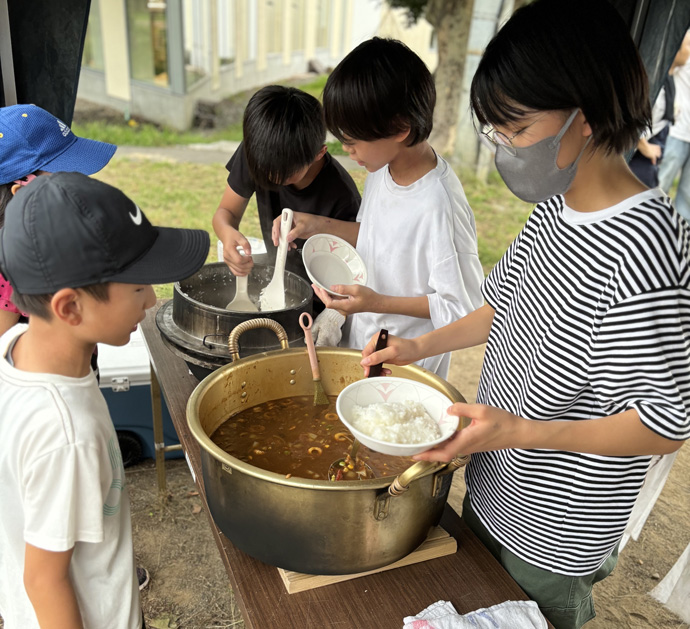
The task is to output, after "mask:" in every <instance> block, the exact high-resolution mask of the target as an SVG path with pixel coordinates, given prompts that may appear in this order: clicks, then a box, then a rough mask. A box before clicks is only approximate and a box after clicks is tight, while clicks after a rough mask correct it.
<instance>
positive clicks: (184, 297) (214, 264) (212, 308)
mask: <svg viewBox="0 0 690 629" xmlns="http://www.w3.org/2000/svg"><path fill="white" fill-rule="evenodd" d="M263 266H265V268H267V269H272V268H273V267H272V266H269V265H263ZM212 267H218V268H224V269H225V268H227V266H226V264H225V262H211V263H209V264H205V265H204V266H203V267H201V269H200V270H199V271H197V273H200V272H202V271H203V270H204V269H207V268H212ZM197 273H195V274H194V275H196V274H197ZM285 274H286V275H287V274H289V275H293V276H294V277H295V278H296V279H297V280H299V281H300V282H302V283H303V284H305V285H306V286H307V287H308V288H309V291H307V295H306V296H305V297H304V299H303V300H302V301H301V302H300V303H299V304H297V305H295V306H291V307H290V308H287V307H286V308H281V309H280V310H265V311H263V312H271V313H277V312H287V311H292V310H301V309H303V308H304V307H305V306H306V305H307V304H308V303H309V300H310V296H309V295H310V294H311V293H310V291H311V287H310V286H309V283H308V282H307V281H306V280H305V279H304V278H302V277H300V276H299V275H297V273H294V272H292V271H287V270H286V271H285ZM194 275H192V276H191V277H194ZM186 279H189V278H186ZM182 281H186V280H182ZM173 291H174V295H173V298H175V296H177V297H178V299H181V300H182V301H183V302H188V303H191V304H194V305H195V306H197V307H198V308H201V309H202V310H206V311H208V312H213V313H216V314H224V315H227V314H228V313H233V311H231V310H227V309H225V308H221V307H219V306H213V305H211V304H207V303H205V302H203V301H199V300H197V299H194V297H192V296H190V295H189V294H188V293H185V292H184V291H183V290H182V286H181V285H180V282H175V284H174V286H173ZM235 314H236V313H235ZM259 316H261V314H260V313H259Z"/></svg>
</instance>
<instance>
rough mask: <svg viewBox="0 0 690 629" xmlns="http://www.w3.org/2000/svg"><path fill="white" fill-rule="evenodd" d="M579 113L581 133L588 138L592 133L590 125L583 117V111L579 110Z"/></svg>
mask: <svg viewBox="0 0 690 629" xmlns="http://www.w3.org/2000/svg"><path fill="white" fill-rule="evenodd" d="M580 114H581V115H582V135H583V137H585V138H588V137H590V136H591V135H592V133H593V132H592V127H591V126H590V124H589V122H587V118H585V113H584V112H583V111H580Z"/></svg>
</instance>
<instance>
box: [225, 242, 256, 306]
mask: <svg viewBox="0 0 690 629" xmlns="http://www.w3.org/2000/svg"><path fill="white" fill-rule="evenodd" d="M237 251H239V252H240V255H245V253H244V249H243V248H242V247H240V246H238V247H237ZM248 280H249V276H248V275H242V276H238V275H236V276H235V296H234V297H233V298H232V300H231V301H230V302H229V303H228V305H227V306H225V309H226V310H232V311H234V312H259V307H258V306H257V305H256V304H255V303H254V302H253V301H252V300H251V299H250V298H249V291H248V290H247V284H248Z"/></svg>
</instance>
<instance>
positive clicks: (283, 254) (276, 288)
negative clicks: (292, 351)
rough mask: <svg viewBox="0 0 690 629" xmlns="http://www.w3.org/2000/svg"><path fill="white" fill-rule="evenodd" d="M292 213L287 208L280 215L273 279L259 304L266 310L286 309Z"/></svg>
mask: <svg viewBox="0 0 690 629" xmlns="http://www.w3.org/2000/svg"><path fill="white" fill-rule="evenodd" d="M292 214H293V212H292V210H291V209H289V208H285V209H284V210H283V213H282V214H281V217H280V239H279V241H278V251H277V253H276V267H275V271H274V272H273V279H271V281H270V282H269V284H268V286H266V288H264V289H263V290H262V291H261V294H260V295H259V305H260V306H261V310H263V311H264V312H265V311H267V310H284V309H285V259H286V258H287V252H288V242H287V235H288V233H289V232H290V230H291V229H292Z"/></svg>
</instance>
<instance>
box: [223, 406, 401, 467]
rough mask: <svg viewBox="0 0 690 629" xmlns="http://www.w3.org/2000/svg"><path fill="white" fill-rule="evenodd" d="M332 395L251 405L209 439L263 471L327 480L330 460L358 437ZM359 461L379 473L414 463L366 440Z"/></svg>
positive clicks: (345, 449)
mask: <svg viewBox="0 0 690 629" xmlns="http://www.w3.org/2000/svg"><path fill="white" fill-rule="evenodd" d="M328 400H329V403H328V406H326V405H325V404H324V405H322V406H314V396H313V395H312V396H309V395H301V396H295V397H288V398H282V399H280V400H272V401H269V402H265V403H263V404H259V405H257V406H252V407H250V408H247V409H245V410H243V411H240V412H239V413H237V414H235V415H232V416H231V417H229V418H228V419H227V420H226V421H225V422H224V423H223V424H221V425H220V426H219V427H218V429H217V430H216V431H215V432H214V433H213V434H212V435H211V440H212V441H213V442H214V443H215V444H216V445H217V446H218V447H219V448H221V449H222V450H224V451H225V452H227V453H228V454H230V455H231V456H234V457H235V458H237V459H240V460H241V461H245V462H246V463H250V464H251V465H254V466H256V467H259V468H261V469H263V470H267V471H269V472H275V473H277V474H284V475H285V476H286V477H288V478H289V477H291V476H296V477H299V478H308V479H314V480H328V468H329V466H330V464H331V463H333V461H335V460H336V459H339V458H342V457H346V456H347V454H348V453H349V451H350V447H351V445H352V442H353V440H354V439H353V437H352V434H351V433H350V432H349V431H348V430H347V428H345V426H344V425H343V424H342V423H341V421H340V419H339V418H338V415H337V414H336V412H335V400H336V397H335V396H329V397H328ZM357 461H358V462H361V463H366V464H367V465H368V466H369V467H370V468H371V469H372V470H373V472H374V475H375V476H376V477H377V478H382V477H385V476H397V475H398V474H401V473H402V472H404V471H405V470H406V469H407V468H408V467H409V466H410V465H412V463H414V461H413V460H412V459H411V458H409V457H398V456H390V455H386V454H380V453H378V452H373V451H371V450H369V449H368V448H366V447H365V446H364V445H362V446H360V449H359V452H358V453H357ZM357 467H358V466H357ZM357 467H355V470H356V469H357ZM333 480H335V479H333ZM338 480H340V479H338Z"/></svg>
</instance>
